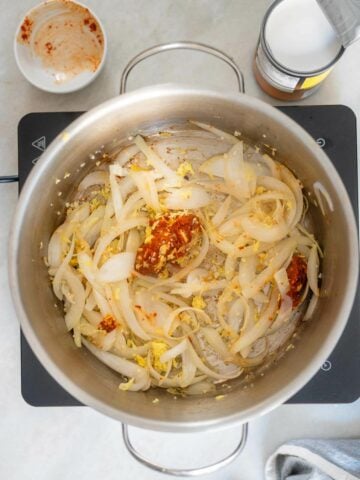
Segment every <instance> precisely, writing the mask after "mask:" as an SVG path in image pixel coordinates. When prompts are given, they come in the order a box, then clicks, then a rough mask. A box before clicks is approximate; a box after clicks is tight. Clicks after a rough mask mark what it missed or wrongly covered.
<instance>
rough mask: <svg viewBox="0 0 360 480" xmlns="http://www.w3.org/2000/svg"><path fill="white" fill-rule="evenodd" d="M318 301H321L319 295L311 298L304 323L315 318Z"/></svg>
mask: <svg viewBox="0 0 360 480" xmlns="http://www.w3.org/2000/svg"><path fill="white" fill-rule="evenodd" d="M318 301H319V297H318V296H317V295H312V296H311V299H310V302H309V306H308V308H307V310H306V312H305V315H304V318H303V320H304V321H308V320H311V318H312V316H313V313H314V312H315V308H316V306H317V303H318Z"/></svg>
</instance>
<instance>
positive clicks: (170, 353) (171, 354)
mask: <svg viewBox="0 0 360 480" xmlns="http://www.w3.org/2000/svg"><path fill="white" fill-rule="evenodd" d="M186 349H187V342H186V340H185V339H184V340H182V341H181V342H179V343H178V344H177V345H175V347H172V348H170V349H169V350H167V351H166V352H165V353H163V354H162V355H161V357H160V359H159V360H160V362H161V363H167V362H168V361H169V360H172V359H173V358H175V357H177V356H178V355H181V354H182V353H183V352H185V350H186Z"/></svg>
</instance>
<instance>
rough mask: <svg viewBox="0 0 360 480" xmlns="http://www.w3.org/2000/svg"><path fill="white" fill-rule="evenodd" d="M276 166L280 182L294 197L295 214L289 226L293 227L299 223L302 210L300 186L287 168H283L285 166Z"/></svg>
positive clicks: (302, 200) (302, 201)
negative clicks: (284, 184)
mask: <svg viewBox="0 0 360 480" xmlns="http://www.w3.org/2000/svg"><path fill="white" fill-rule="evenodd" d="M278 165H279V167H278V168H279V170H280V178H281V180H282V181H283V182H285V183H286V185H287V186H288V187H289V188H290V190H291V191H292V193H293V194H294V197H295V201H296V214H295V216H294V219H293V220H292V224H291V226H295V225H296V224H297V223H298V222H299V221H300V219H301V216H302V213H303V210H304V197H303V194H302V190H301V188H302V186H301V184H300V182H299V180H298V179H297V178H296V177H295V176H294V175H293V174H292V173H291V172H290V170H289V169H288V168H286V167H285V165H282V164H280V163H279V164H278Z"/></svg>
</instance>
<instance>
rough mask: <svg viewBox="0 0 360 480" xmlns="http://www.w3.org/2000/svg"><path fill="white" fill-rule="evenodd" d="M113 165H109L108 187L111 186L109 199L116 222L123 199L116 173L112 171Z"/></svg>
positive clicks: (119, 216)
mask: <svg viewBox="0 0 360 480" xmlns="http://www.w3.org/2000/svg"><path fill="white" fill-rule="evenodd" d="M113 169H114V167H113V166H112V165H110V176H109V179H110V188H111V199H112V203H113V207H114V212H115V217H116V220H117V221H118V222H120V221H121V210H122V207H123V199H122V195H121V190H120V188H119V185H118V182H117V179H116V175H115V173H114V172H113Z"/></svg>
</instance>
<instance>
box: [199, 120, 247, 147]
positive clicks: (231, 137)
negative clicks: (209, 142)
mask: <svg viewBox="0 0 360 480" xmlns="http://www.w3.org/2000/svg"><path fill="white" fill-rule="evenodd" d="M190 123H192V124H193V125H196V126H198V127H199V128H202V129H203V130H206V131H208V132H210V133H213V134H214V135H216V136H217V137H220V138H221V140H226V141H227V142H229V143H230V144H233V145H235V144H236V143H238V142H239V139H238V138H236V137H235V136H234V135H231V134H230V133H226V132H224V131H223V130H220V129H219V128H216V127H213V126H212V125H208V124H207V123H202V122H197V121H195V120H190Z"/></svg>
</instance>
